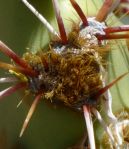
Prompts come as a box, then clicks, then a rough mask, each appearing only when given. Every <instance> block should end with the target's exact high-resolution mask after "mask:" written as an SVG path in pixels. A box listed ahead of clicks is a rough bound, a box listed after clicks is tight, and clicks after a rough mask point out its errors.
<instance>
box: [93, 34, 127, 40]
mask: <svg viewBox="0 0 129 149" xmlns="http://www.w3.org/2000/svg"><path fill="white" fill-rule="evenodd" d="M96 37H97V38H98V40H99V41H100V40H113V39H125V38H129V34H106V35H102V34H96Z"/></svg>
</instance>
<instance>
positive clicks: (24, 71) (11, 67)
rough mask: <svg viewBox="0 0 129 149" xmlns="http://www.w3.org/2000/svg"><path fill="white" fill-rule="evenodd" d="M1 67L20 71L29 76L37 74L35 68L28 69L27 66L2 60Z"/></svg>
mask: <svg viewBox="0 0 129 149" xmlns="http://www.w3.org/2000/svg"><path fill="white" fill-rule="evenodd" d="M0 68H3V69H6V70H13V71H15V72H18V73H19V72H20V73H23V74H25V75H28V76H35V75H37V73H36V72H34V71H33V70H30V69H26V68H23V67H18V66H13V65H11V64H8V63H4V62H1V61H0Z"/></svg>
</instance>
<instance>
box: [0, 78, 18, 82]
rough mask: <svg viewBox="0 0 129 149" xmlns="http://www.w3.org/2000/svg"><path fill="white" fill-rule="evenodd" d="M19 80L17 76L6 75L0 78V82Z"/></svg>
mask: <svg viewBox="0 0 129 149" xmlns="http://www.w3.org/2000/svg"><path fill="white" fill-rule="evenodd" d="M18 81H19V80H18V79H17V78H13V77H6V78H0V83H11V82H18Z"/></svg>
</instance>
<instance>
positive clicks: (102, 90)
mask: <svg viewBox="0 0 129 149" xmlns="http://www.w3.org/2000/svg"><path fill="white" fill-rule="evenodd" d="M128 73H129V72H126V73H124V74H122V75H120V76H119V77H118V78H116V79H115V80H113V81H112V82H111V83H109V84H108V85H107V86H105V87H103V88H102V89H100V90H99V91H98V92H97V93H96V94H94V95H93V97H92V98H95V99H98V97H100V96H101V95H102V94H104V93H105V92H106V91H107V90H108V89H109V88H111V87H112V86H113V85H114V84H116V83H117V82H118V81H119V80H120V79H122V78H123V77H125V76H126V75H127V74H128Z"/></svg>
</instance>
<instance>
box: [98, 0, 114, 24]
mask: <svg viewBox="0 0 129 149" xmlns="http://www.w3.org/2000/svg"><path fill="white" fill-rule="evenodd" d="M112 4H113V0H105V1H104V3H103V5H102V7H101V8H100V10H99V12H98V14H97V16H96V20H97V21H99V22H103V21H105V20H106V18H107V15H108V13H109V10H110V8H111V6H112Z"/></svg>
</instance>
